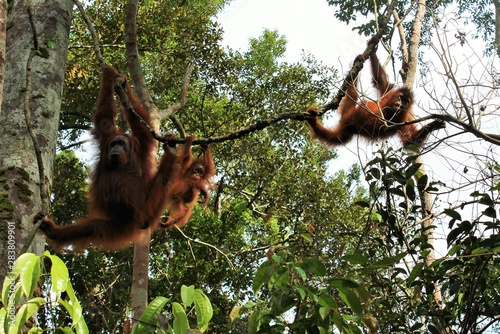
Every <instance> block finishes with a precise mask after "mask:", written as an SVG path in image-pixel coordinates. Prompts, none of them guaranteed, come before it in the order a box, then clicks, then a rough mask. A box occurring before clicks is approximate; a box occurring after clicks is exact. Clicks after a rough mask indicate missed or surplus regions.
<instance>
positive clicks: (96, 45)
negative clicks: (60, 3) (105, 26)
mask: <svg viewBox="0 0 500 334" xmlns="http://www.w3.org/2000/svg"><path fill="white" fill-rule="evenodd" d="M73 3H74V4H75V5H76V6H77V7H78V9H79V10H80V15H82V18H83V20H84V21H85V23H86V24H87V27H88V28H89V31H90V34H91V35H92V43H93V46H94V52H95V56H96V58H97V61H98V62H99V65H100V66H101V68H104V67H105V66H106V63H105V61H104V58H103V57H102V54H101V48H100V46H99V37H97V33H96V32H95V29H94V25H93V24H92V22H90V20H89V18H88V17H87V14H86V13H85V9H84V8H83V5H82V3H81V2H80V1H79V0H73Z"/></svg>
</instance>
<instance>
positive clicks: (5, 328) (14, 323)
mask: <svg viewBox="0 0 500 334" xmlns="http://www.w3.org/2000/svg"><path fill="white" fill-rule="evenodd" d="M44 257H45V258H46V259H47V260H50V278H51V282H50V283H49V284H47V285H41V286H39V283H40V279H41V277H43V275H45V274H44V271H42V270H41V266H42V262H41V260H42V259H43V258H44ZM55 296H60V297H59V298H58V299H57V303H56V301H55V300H53V299H54V297H55ZM26 299H27V300H26ZM2 304H3V307H2V308H1V309H0V324H1V326H0V333H9V334H15V333H20V332H22V330H23V327H24V326H25V325H26V326H29V327H30V326H32V325H31V324H30V323H29V322H28V320H29V318H30V317H31V316H33V314H34V313H35V312H37V311H40V309H41V308H42V309H43V308H45V312H47V314H50V313H51V312H65V313H66V314H67V318H69V320H70V321H71V322H69V323H67V322H61V323H55V324H53V328H54V331H55V328H57V329H58V330H61V331H64V332H65V333H79V334H80V333H81V334H84V333H89V330H88V328H87V324H86V323H85V320H84V318H83V316H82V307H81V306H80V302H79V301H78V299H77V297H76V295H75V292H74V291H73V287H72V285H71V282H70V279H69V275H68V269H67V267H66V266H65V265H64V263H63V262H62V261H61V259H60V258H59V257H57V256H56V255H51V254H50V253H49V252H48V251H46V252H45V253H44V256H43V257H39V256H37V255H35V254H32V253H25V254H23V255H21V256H20V257H19V258H18V259H17V260H16V263H15V264H14V268H13V270H12V272H10V273H9V274H8V275H7V277H6V278H5V280H4V284H3V289H2ZM62 308H64V310H65V311H63V309H62ZM66 320H67V319H66ZM29 332H30V333H42V332H43V330H42V328H40V327H35V326H33V327H32V328H31V329H30V331H29Z"/></svg>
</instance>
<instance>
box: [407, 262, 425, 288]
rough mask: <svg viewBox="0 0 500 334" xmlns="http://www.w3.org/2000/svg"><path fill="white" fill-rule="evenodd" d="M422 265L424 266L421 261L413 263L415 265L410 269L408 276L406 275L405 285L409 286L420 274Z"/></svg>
mask: <svg viewBox="0 0 500 334" xmlns="http://www.w3.org/2000/svg"><path fill="white" fill-rule="evenodd" d="M423 267H424V263H423V262H419V263H417V264H416V265H415V267H413V269H412V270H411V273H410V276H408V279H407V280H406V285H407V286H410V285H411V283H413V281H414V280H415V279H416V278H417V277H418V276H419V275H420V273H421V272H422V268H423Z"/></svg>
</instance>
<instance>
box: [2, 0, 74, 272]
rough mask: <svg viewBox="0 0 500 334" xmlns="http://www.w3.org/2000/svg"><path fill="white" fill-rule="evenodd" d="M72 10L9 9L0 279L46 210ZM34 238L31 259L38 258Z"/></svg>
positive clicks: (55, 3) (29, 5)
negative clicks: (36, 221)
mask: <svg viewBox="0 0 500 334" xmlns="http://www.w3.org/2000/svg"><path fill="white" fill-rule="evenodd" d="M72 8H73V3H72V1H70V0H52V1H43V0H31V1H28V0H19V1H13V2H12V7H11V8H10V9H9V13H8V17H9V24H8V26H9V28H8V30H7V38H6V61H5V71H4V73H3V75H4V79H5V81H4V91H3V102H2V112H1V113H0V142H1V143H2V144H1V146H0V262H1V263H6V264H7V266H0V279H2V281H3V277H4V276H5V274H6V273H7V272H8V271H9V270H10V269H11V265H12V261H13V260H14V259H15V257H17V256H19V255H20V254H19V252H20V250H21V249H22V248H23V246H24V245H25V244H26V243H27V241H28V240H27V237H28V235H29V234H30V232H32V230H33V222H32V218H33V215H34V214H36V213H37V212H38V211H40V210H41V209H42V205H43V209H44V210H47V209H48V198H49V191H50V184H51V179H52V174H53V161H54V156H55V149H56V139H57V129H58V123H59V115H60V109H61V99H62V90H63V84H64V74H65V64H66V56H67V50H68V41H69V29H70V25H71V19H72ZM44 238H45V237H43V236H42V235H40V234H38V236H37V237H35V239H34V240H33V242H32V243H31V246H30V248H29V251H31V252H34V253H36V254H42V252H43V250H44V244H45V239H44Z"/></svg>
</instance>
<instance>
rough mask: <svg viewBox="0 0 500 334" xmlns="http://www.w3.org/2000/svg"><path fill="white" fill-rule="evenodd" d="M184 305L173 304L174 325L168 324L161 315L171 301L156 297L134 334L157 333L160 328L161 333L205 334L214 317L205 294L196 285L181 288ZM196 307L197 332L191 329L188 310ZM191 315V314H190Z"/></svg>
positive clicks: (133, 331)
mask: <svg viewBox="0 0 500 334" xmlns="http://www.w3.org/2000/svg"><path fill="white" fill-rule="evenodd" d="M181 299H182V305H181V304H180V303H178V302H172V304H171V309H172V317H173V323H172V324H170V323H168V319H166V318H165V317H164V316H162V315H160V313H161V311H162V309H163V308H164V306H165V304H166V303H167V302H168V301H169V300H168V299H167V298H164V297H156V298H155V299H154V300H153V301H152V302H151V303H149V305H148V306H147V307H146V309H145V310H144V312H143V314H142V316H141V319H140V320H139V322H138V323H137V325H136V326H134V329H133V330H132V334H138V333H141V334H142V333H156V331H155V329H156V328H157V327H158V329H159V332H161V333H172V334H184V333H192V332H193V333H194V332H196V333H203V332H205V331H206V330H207V328H208V324H209V321H210V319H211V318H212V315H213V310H212V305H211V304H210V300H208V298H207V296H206V295H205V293H204V292H203V291H202V290H200V289H195V288H194V285H191V286H185V285H183V286H182V287H181ZM192 305H194V310H195V313H196V325H197V327H198V329H197V330H192V329H191V328H190V324H189V319H188V315H187V314H186V310H188V311H189V310H190V309H189V308H191V307H192ZM189 313H190V314H191V312H189Z"/></svg>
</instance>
